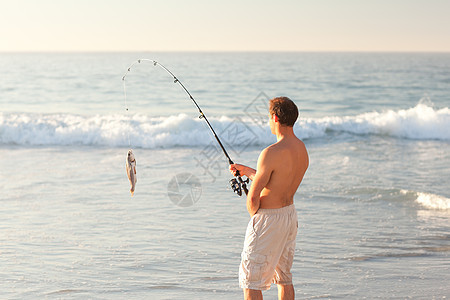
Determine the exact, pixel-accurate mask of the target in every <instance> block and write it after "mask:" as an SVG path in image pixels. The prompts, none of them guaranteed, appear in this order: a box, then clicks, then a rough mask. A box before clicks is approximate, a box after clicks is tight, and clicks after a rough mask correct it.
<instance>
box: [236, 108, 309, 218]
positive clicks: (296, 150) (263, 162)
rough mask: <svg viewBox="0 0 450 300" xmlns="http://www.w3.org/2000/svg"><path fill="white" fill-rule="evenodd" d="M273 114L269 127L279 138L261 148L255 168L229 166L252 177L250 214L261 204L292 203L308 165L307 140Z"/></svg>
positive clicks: (249, 198) (261, 205)
mask: <svg viewBox="0 0 450 300" xmlns="http://www.w3.org/2000/svg"><path fill="white" fill-rule="evenodd" d="M270 118H271V119H270V128H271V130H272V133H273V134H275V135H276V136H277V140H278V141H277V142H276V143H275V144H273V145H270V146H269V147H267V148H266V149H264V150H263V151H262V152H261V154H260V155H259V158H258V164H257V168H256V170H255V169H252V168H250V167H247V166H243V165H239V164H235V165H231V166H230V171H231V172H233V173H235V172H236V171H237V170H239V172H240V174H241V175H246V176H247V177H249V178H250V180H252V185H251V187H250V191H249V193H248V196H247V209H248V212H249V213H250V215H251V216H253V215H254V214H255V213H256V212H257V211H258V209H259V208H281V207H284V206H288V205H291V204H292V203H293V202H294V194H295V192H296V191H297V189H298V187H299V185H300V183H301V182H302V179H303V176H304V175H305V172H306V170H307V169H308V165H309V158H308V152H307V150H306V147H305V144H304V143H303V142H302V141H301V140H300V139H298V138H297V137H296V136H295V134H294V131H293V127H290V126H282V125H280V124H279V122H278V119H277V117H276V116H273V115H272V116H271V117H270Z"/></svg>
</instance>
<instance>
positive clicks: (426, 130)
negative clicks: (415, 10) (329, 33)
mask: <svg viewBox="0 0 450 300" xmlns="http://www.w3.org/2000/svg"><path fill="white" fill-rule="evenodd" d="M138 59H150V60H156V61H158V62H159V63H161V64H163V65H164V66H165V67H167V68H168V69H169V70H170V71H171V72H173V74H175V75H176V77H177V78H178V79H179V80H180V81H181V82H182V83H183V85H184V86H185V87H186V88H187V89H188V91H189V92H190V93H191V94H192V96H193V97H194V98H195V100H196V101H197V103H198V105H199V106H200V107H201V109H202V110H203V112H204V114H205V115H206V117H207V118H208V120H209V121H210V122H211V124H212V126H213V128H214V129H215V131H216V132H217V134H218V136H219V137H220V139H221V140H222V142H223V144H224V146H225V148H226V150H227V152H228V154H229V155H230V157H231V158H232V159H233V161H234V162H236V163H241V164H246V165H250V166H253V167H255V166H256V161H257V158H258V155H259V153H260V151H261V150H262V149H264V148H265V147H266V146H268V145H269V144H271V143H273V142H275V137H274V136H273V135H271V133H270V129H269V128H268V122H267V121H268V117H267V101H268V100H269V99H270V98H273V97H275V96H288V97H290V98H291V99H292V100H294V101H295V102H296V104H297V106H298V107H299V110H300V117H299V120H298V122H297V124H296V125H295V127H294V131H295V133H296V134H297V136H298V137H299V138H301V139H302V140H303V141H304V142H305V144H306V147H307V149H308V152H309V155H310V167H309V169H308V171H307V173H306V175H305V178H304V180H303V182H302V184H301V185H300V187H299V189H298V191H297V193H296V196H295V205H296V209H297V212H298V216H299V232H298V236H297V247H296V252H295V259H294V265H293V269H292V273H293V283H294V287H295V291H296V298H297V299H445V298H448V297H450V286H449V284H448V282H449V281H450V275H449V274H450V259H449V258H450V193H449V190H448V184H449V179H450V109H449V104H450V54H449V53H252V52H250V53H195V52H193V53H177V52H173V53H150V52H149V53H2V54H0V69H1V70H2V80H1V82H0V107H1V110H0V167H1V172H0V180H1V182H2V184H1V185H0V201H1V203H2V209H1V210H0V218H1V220H2V222H0V278H1V279H2V280H1V281H0V298H2V299H43V298H44V299H211V298H214V299H241V298H242V291H241V289H240V288H239V286H238V267H239V262H240V253H241V251H242V246H243V242H244V234H245V229H246V226H247V223H248V221H249V215H248V213H247V211H246V206H245V197H239V196H238V195H237V194H235V193H233V191H232V190H231V188H230V186H229V181H230V179H231V178H232V176H231V174H230V173H229V171H228V162H227V159H226V158H225V155H224V154H223V153H222V151H221V149H220V148H219V147H218V145H217V142H216V141H215V139H214V138H213V136H212V134H211V132H210V130H209V128H208V127H207V125H206V122H205V121H204V120H203V119H201V118H199V112H198V110H197V108H196V107H195V105H194V104H193V102H192V101H191V100H190V99H189V97H188V95H187V94H186V93H185V92H184V90H183V89H182V88H181V86H180V85H179V84H178V83H174V79H173V78H172V77H171V76H170V75H169V74H168V73H167V72H165V71H164V70H163V69H162V68H160V67H159V66H154V65H153V64H152V63H151V62H149V61H141V62H140V63H138V62H137V61H138ZM130 66H131V68H130V70H129V71H128V68H129V67H130ZM125 75H126V76H125ZM124 76H125V78H124ZM127 108H128V110H127ZM130 148H131V149H133V151H134V153H135V156H136V162H137V184H136V191H135V194H134V196H133V197H132V196H131V195H130V192H129V190H130V184H129V182H128V178H127V175H126V171H125V158H126V154H127V151H128V149H130ZM263 295H264V297H265V299H276V298H277V289H276V286H272V288H271V289H270V290H269V291H265V292H264V293H263Z"/></svg>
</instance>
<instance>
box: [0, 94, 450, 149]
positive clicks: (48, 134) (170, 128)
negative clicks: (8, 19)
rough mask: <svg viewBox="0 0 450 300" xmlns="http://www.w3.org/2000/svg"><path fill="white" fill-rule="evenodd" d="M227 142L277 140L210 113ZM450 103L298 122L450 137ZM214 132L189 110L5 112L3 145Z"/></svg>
mask: <svg viewBox="0 0 450 300" xmlns="http://www.w3.org/2000/svg"><path fill="white" fill-rule="evenodd" d="M209 120H210V122H211V123H212V126H213V127H214V129H215V130H216V132H217V134H218V135H219V136H220V138H221V139H222V141H223V142H224V143H225V144H228V145H229V146H233V145H242V143H246V145H248V146H251V145H255V146H256V145H266V144H268V143H271V142H273V141H274V137H273V135H271V133H270V130H269V129H268V126H267V124H263V123H258V122H257V120H255V119H252V118H250V117H248V116H242V117H235V118H231V117H226V116H223V117H220V118H212V117H210V118H209ZM448 128H450V110H449V108H447V107H446V108H442V109H434V108H433V107H431V106H429V105H426V104H421V103H420V104H418V105H417V106H415V107H413V108H409V109H406V110H397V111H393V110H389V111H384V112H367V113H363V114H360V115H357V116H344V117H338V116H330V117H323V118H308V119H301V120H299V122H298V123H297V124H296V126H295V132H296V134H297V135H298V136H299V137H300V138H303V139H308V138H321V137H324V136H326V135H328V134H330V133H331V132H337V133H350V134H357V135H386V136H391V137H396V138H406V139H419V140H421V139H434V140H445V141H447V140H450V130H448ZM211 138H212V136H211V133H210V132H209V129H208V128H207V126H206V123H205V122H204V120H200V119H198V118H195V117H192V116H188V115H186V114H179V115H172V116H169V117H154V116H148V115H142V114H136V115H132V116H131V115H129V116H127V115H119V114H118V115H96V116H81V115H74V114H32V113H0V145H93V146H113V147H126V146H128V145H129V141H130V144H131V146H133V147H142V148H171V147H178V146H188V147H191V146H205V145H208V144H209V143H211Z"/></svg>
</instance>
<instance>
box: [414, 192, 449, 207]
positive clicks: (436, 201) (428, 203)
mask: <svg viewBox="0 0 450 300" xmlns="http://www.w3.org/2000/svg"><path fill="white" fill-rule="evenodd" d="M416 202H417V203H419V204H421V205H422V206H424V207H426V208H430V209H442V210H443V209H450V199H449V198H445V197H444V196H439V195H434V194H428V193H420V192H419V193H417V199H416Z"/></svg>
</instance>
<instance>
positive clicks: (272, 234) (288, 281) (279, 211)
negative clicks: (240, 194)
mask: <svg viewBox="0 0 450 300" xmlns="http://www.w3.org/2000/svg"><path fill="white" fill-rule="evenodd" d="M269 103H270V107H269V113H270V114H269V117H270V120H269V124H270V129H271V131H272V133H273V134H275V135H276V136H277V142H276V143H275V144H273V145H270V146H269V147H267V148H266V149H264V150H263V151H262V152H261V154H260V156H259V158H258V163H257V169H256V170H255V169H252V168H250V167H247V166H244V165H239V164H234V165H231V166H230V171H231V172H232V173H233V175H234V174H235V173H236V171H239V172H240V174H241V175H245V176H247V177H248V178H250V180H252V185H251V187H250V191H249V192H248V195H247V210H248V212H249V214H250V216H251V220H250V222H249V224H248V226H247V232H246V234H245V242H244V250H243V251H242V255H241V257H242V260H241V265H240V268H239V285H240V287H241V288H243V289H244V298H245V299H262V290H267V289H269V288H270V284H271V283H272V282H273V283H276V284H277V285H278V298H279V299H294V296H295V294H294V286H293V285H292V274H291V271H290V270H291V266H292V262H293V258H294V250H295V239H296V235H297V227H298V221H297V212H296V210H295V207H294V194H295V192H296V191H297V188H298V186H299V185H300V183H301V182H302V179H303V175H305V172H306V169H307V168H308V165H309V159H308V152H307V151H306V147H305V145H304V144H303V142H302V141H301V140H299V139H298V138H297V137H296V136H295V134H294V130H293V126H294V123H295V121H296V120H297V117H298V109H297V106H296V105H295V104H294V102H292V101H291V100H290V99H289V98H287V97H278V98H274V99H272V100H270V102H269Z"/></svg>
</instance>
